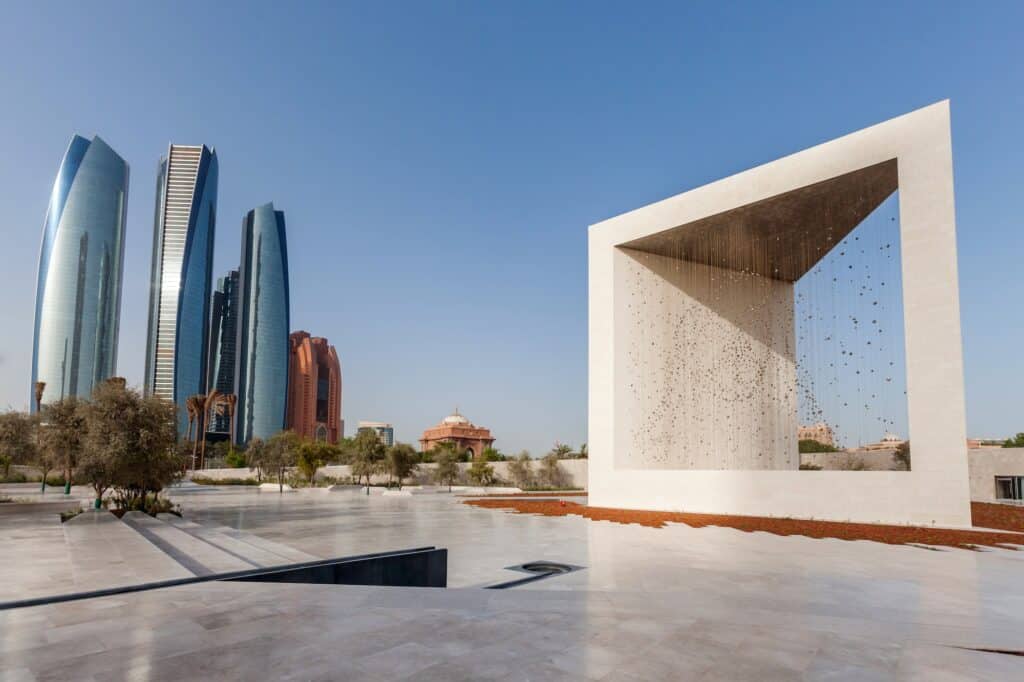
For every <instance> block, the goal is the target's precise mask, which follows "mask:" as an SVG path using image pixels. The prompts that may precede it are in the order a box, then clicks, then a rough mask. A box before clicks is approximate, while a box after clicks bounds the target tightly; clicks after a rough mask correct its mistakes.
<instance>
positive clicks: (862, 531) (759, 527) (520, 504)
mask: <svg viewBox="0 0 1024 682" xmlns="http://www.w3.org/2000/svg"><path fill="white" fill-rule="evenodd" d="M465 504H470V505H473V506H475V507H484V508H486V509H505V510H509V511H515V512H519V513H522V514H541V515H544V516H567V515H569V514H575V515H577V516H583V517H585V518H588V519H591V520H593V521H614V522H616V523H638V524H640V525H641V526H649V527H651V528H663V527H664V526H665V524H666V523H683V524H686V525H687V526H691V527H693V528H703V527H704V526H721V527H725V528H735V529H736V530H742V531H746V532H753V531H763V532H765V533H772V534H774V535H803V536H806V537H810V538H819V539H820V538H836V539H839V540H869V541H872V542H884V543H886V544H890V545H906V544H920V545H938V546H943V547H960V548H963V549H975V548H976V547H979V546H987V547H1003V548H1007V549H1014V548H1013V547H1012V545H1024V535H1018V534H1015V533H1000V532H989V531H980V530H952V529H947V528H929V527H921V526H887V525H882V524H872V523H841V522H836V521H810V520H804V519H780V518H769V517H760V516H728V515H724V514H691V513H684V512H658V511H634V510H629V509H610V508H607V507H588V506H585V505H581V504H578V503H576V502H566V501H564V500H561V501H559V500H550V499H549V500H524V499H503V500H494V499H477V500H466V502H465ZM971 507H972V512H973V515H974V523H975V525H978V526H984V527H998V528H1003V529H1005V530H1017V531H1022V532H1024V510H1021V509H1017V508H1012V507H1010V508H1005V509H1004V505H993V504H982V503H973V504H972V505H971ZM990 507H996V508H997V509H989V508H990ZM995 522H1000V523H1004V524H1005V525H1000V526H994V525H993V524H994V523H995Z"/></svg>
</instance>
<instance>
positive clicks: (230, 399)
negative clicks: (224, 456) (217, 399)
mask: <svg viewBox="0 0 1024 682" xmlns="http://www.w3.org/2000/svg"><path fill="white" fill-rule="evenodd" d="M221 400H222V404H223V405H224V407H225V408H227V412H228V431H229V432H230V433H231V437H230V439H229V440H228V442H229V443H230V444H231V448H232V449H234V447H235V406H236V405H237V404H238V396H237V395H235V394H234V393H225V394H223V395H222V396H221Z"/></svg>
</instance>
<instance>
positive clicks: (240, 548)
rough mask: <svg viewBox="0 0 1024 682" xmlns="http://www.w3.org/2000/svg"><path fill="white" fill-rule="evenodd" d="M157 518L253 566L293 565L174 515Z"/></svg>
mask: <svg viewBox="0 0 1024 682" xmlns="http://www.w3.org/2000/svg"><path fill="white" fill-rule="evenodd" d="M157 518H158V519H161V520H162V521H165V522H166V523H169V524H171V525H172V526H174V527H175V528H180V529H181V530H183V531H185V532H186V533H188V534H189V535H192V536H193V537H196V538H199V539H200V540H203V541H204V542H208V543H210V544H211V545H214V546H215V547H218V548H220V549H222V550H224V551H225V552H227V553H228V554H231V555H233V556H236V557H238V558H239V559H242V560H243V561H247V562H248V563H250V564H252V565H253V566H280V565H282V564H292V563H295V560H294V559H291V558H289V557H287V556H284V555H282V554H278V553H276V552H272V551H270V550H268V549H266V548H264V547H259V546H257V545H253V544H250V543H248V542H243V541H242V540H239V539H238V538H234V537H231V536H230V535H228V534H226V533H223V532H221V531H219V530H216V529H214V528H210V527H208V526H203V525H200V524H198V523H194V522H192V521H187V520H185V519H183V518H181V517H180V516H175V515H174V514H157Z"/></svg>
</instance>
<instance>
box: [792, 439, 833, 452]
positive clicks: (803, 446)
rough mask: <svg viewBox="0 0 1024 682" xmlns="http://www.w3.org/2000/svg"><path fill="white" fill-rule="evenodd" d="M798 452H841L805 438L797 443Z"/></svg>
mask: <svg viewBox="0 0 1024 682" xmlns="http://www.w3.org/2000/svg"><path fill="white" fill-rule="evenodd" d="M797 451H798V452H801V453H803V452H839V450H837V449H836V448H835V447H833V446H831V445H827V444H825V443H822V442H820V441H816V440H813V439H811V438H804V439H801V440H800V441H798V442H797Z"/></svg>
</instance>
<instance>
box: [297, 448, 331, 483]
mask: <svg viewBox="0 0 1024 682" xmlns="http://www.w3.org/2000/svg"><path fill="white" fill-rule="evenodd" d="M323 465H324V457H323V449H322V448H321V447H319V443H316V442H311V441H304V442H302V444H301V445H300V446H299V455H298V457H297V458H296V460H295V466H296V467H297V468H298V470H299V473H300V474H302V477H303V478H305V479H306V482H307V483H309V485H311V486H312V485H313V484H314V483H315V481H316V472H317V470H318V469H319V468H320V467H322V466H323Z"/></svg>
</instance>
